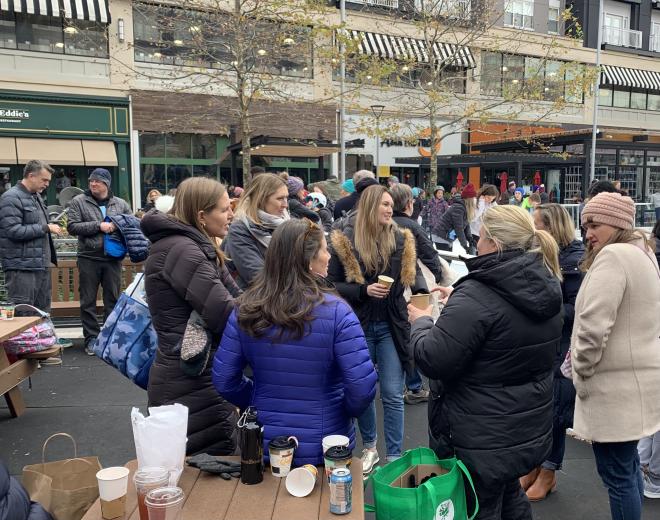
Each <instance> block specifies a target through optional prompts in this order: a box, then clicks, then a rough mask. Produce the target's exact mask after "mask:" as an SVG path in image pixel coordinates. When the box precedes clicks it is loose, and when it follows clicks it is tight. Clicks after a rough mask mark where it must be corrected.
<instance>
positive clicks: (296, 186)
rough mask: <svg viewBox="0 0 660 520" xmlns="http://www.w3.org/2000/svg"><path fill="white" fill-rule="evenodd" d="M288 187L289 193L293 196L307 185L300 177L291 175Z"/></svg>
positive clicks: (287, 181)
mask: <svg viewBox="0 0 660 520" xmlns="http://www.w3.org/2000/svg"><path fill="white" fill-rule="evenodd" d="M286 187H287V188H288V189H289V195H290V196H293V195H295V194H296V193H298V192H299V191H300V190H302V189H303V188H304V187H305V183H304V182H303V180H302V179H301V178H300V177H289V178H288V179H287V180H286Z"/></svg>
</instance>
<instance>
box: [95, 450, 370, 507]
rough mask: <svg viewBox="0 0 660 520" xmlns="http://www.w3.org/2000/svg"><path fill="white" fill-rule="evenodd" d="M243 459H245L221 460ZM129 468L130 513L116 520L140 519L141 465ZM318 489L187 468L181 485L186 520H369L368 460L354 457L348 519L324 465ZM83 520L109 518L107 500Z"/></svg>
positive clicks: (266, 476)
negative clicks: (337, 507) (104, 510)
mask: <svg viewBox="0 0 660 520" xmlns="http://www.w3.org/2000/svg"><path fill="white" fill-rule="evenodd" d="M220 458H221V459H223V460H233V461H237V462H238V461H239V460H240V458H239V457H220ZM126 467H127V468H129V469H130V470H131V473H130V475H129V477H128V478H129V480H128V482H129V484H128V496H127V497H126V514H125V515H124V516H123V517H121V518H118V519H116V520H139V518H140V515H139V512H138V510H137V494H136V492H135V486H134V485H133V473H135V469H136V468H137V461H135V460H132V461H131V462H129V463H128V464H126ZM318 469H319V476H318V478H317V479H316V487H315V488H314V491H313V492H312V494H311V495H309V496H306V497H304V498H296V497H293V496H291V495H290V494H289V492H288V491H287V490H286V487H285V485H284V480H285V479H284V478H278V477H273V476H272V475H271V473H270V468H266V471H265V472H264V480H263V482H261V483H260V484H255V485H251V486H249V485H246V484H241V482H240V479H236V478H232V479H231V480H223V479H221V478H220V477H219V476H217V475H211V474H208V473H204V472H200V471H199V470H198V469H196V468H191V467H190V466H186V468H185V469H184V470H183V474H182V475H181V479H180V480H179V487H180V488H182V489H183V491H184V492H185V494H186V502H185V504H184V506H183V513H182V515H181V520H331V519H333V520H338V519H345V520H358V519H359V520H363V519H364V491H363V481H362V461H361V460H360V459H359V458H353V463H352V464H351V474H352V475H353V510H352V512H351V513H349V514H346V515H333V514H332V513H330V486H329V485H328V483H327V481H326V480H325V473H324V471H323V467H319V468H318ZM82 520H103V517H102V516H101V502H100V500H97V501H96V502H95V503H94V504H93V505H92V507H91V508H90V509H89V510H88V511H87V513H86V514H85V516H84V517H83V518H82Z"/></svg>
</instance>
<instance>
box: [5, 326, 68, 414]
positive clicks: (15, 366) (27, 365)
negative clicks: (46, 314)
mask: <svg viewBox="0 0 660 520" xmlns="http://www.w3.org/2000/svg"><path fill="white" fill-rule="evenodd" d="M40 321H41V318H40V317H39V316H28V317H21V318H14V319H13V320H9V321H0V341H4V340H6V339H9V338H13V337H14V336H16V335H18V334H20V333H21V332H23V331H24V330H26V329H29V328H30V327H32V326H33V325H36V324H37V323H39V322H40ZM59 351H60V348H59V347H53V348H50V349H48V350H42V351H41V352H35V353H34V354H26V355H23V356H19V358H20V359H19V360H18V361H17V362H16V363H12V364H10V363H9V359H8V358H7V353H6V352H5V349H4V348H2V347H0V395H4V396H5V401H6V402H7V406H8V407H9V413H10V414H11V416H12V417H18V416H19V415H21V414H23V412H25V402H24V401H23V394H22V393H21V390H20V388H18V385H19V384H20V383H21V382H23V381H25V380H26V379H27V378H28V377H30V376H31V375H32V374H33V373H34V371H35V370H36V369H37V367H38V366H39V360H40V359H47V358H49V357H51V356H54V355H56V354H57V353H58V352H59Z"/></svg>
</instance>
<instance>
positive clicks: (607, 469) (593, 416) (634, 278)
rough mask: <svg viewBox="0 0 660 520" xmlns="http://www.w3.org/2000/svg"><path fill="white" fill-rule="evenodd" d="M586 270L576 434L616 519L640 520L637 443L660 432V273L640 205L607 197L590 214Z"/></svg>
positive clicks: (574, 352) (592, 204)
mask: <svg viewBox="0 0 660 520" xmlns="http://www.w3.org/2000/svg"><path fill="white" fill-rule="evenodd" d="M582 225H583V226H584V227H585V228H586V230H587V233H586V239H587V248H586V254H585V256H584V260H583V261H582V264H581V268H582V269H583V270H584V271H586V276H585V277H584V281H583V282H582V287H581V288H580V292H579V293H578V296H577V300H576V301H575V324H574V326H573V335H572V338H571V364H572V371H573V383H574V384H575V390H576V392H577V398H576V402H575V421H574V425H573V429H574V430H575V432H576V434H577V435H579V436H580V437H582V438H584V439H588V440H590V441H592V448H593V451H594V455H595V457H596V467H597V469H598V473H599V475H600V477H601V479H602V480H603V483H604V484H605V487H606V488H607V490H608V493H609V499H610V510H611V515H612V518H613V519H614V520H620V519H621V520H623V519H625V520H639V519H640V518H641V514H642V513H641V511H642V495H643V492H644V483H643V480H642V473H641V471H640V462H639V456H638V453H637V441H639V440H640V439H641V438H643V437H647V436H649V435H653V434H655V433H656V432H657V431H659V430H660V399H658V396H660V320H658V316H660V269H659V268H658V262H657V260H656V258H655V255H654V254H653V247H652V245H651V243H650V242H649V240H648V239H647V237H646V235H645V233H644V232H643V231H641V230H636V229H634V226H635V204H634V202H633V200H632V199H631V198H630V197H626V196H622V195H621V194H620V193H599V194H598V195H596V196H595V197H593V198H592V199H590V200H589V202H587V204H586V206H585V207H584V210H583V211H582Z"/></svg>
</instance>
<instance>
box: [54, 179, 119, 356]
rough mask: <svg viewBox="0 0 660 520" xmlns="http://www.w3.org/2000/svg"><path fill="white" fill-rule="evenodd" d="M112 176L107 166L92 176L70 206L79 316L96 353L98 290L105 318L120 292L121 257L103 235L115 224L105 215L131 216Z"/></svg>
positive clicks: (89, 346) (87, 343) (89, 347)
mask: <svg viewBox="0 0 660 520" xmlns="http://www.w3.org/2000/svg"><path fill="white" fill-rule="evenodd" d="M111 185H112V176H111V174H110V172H109V171H108V170H106V169H105V168H96V169H95V170H94V171H93V172H92V173H91V174H90V175H89V189H88V190H87V191H85V193H83V194H82V195H78V196H77V197H76V198H75V199H73V201H72V202H71V206H70V207H69V221H68V225H67V230H68V231H69V233H70V234H71V235H75V236H77V237H78V273H79V275H80V319H81V321H82V326H83V335H84V337H85V352H86V353H87V354H88V355H90V356H93V355H94V352H93V351H92V346H93V345H94V342H95V341H96V337H97V336H98V334H99V331H100V327H99V323H98V320H97V319H96V293H97V292H98V290H99V285H100V286H101V287H102V288H103V314H104V321H105V320H106V319H107V318H108V316H109V315H110V313H111V312H112V309H113V308H114V306H115V303H116V302H117V298H119V293H120V291H121V260H118V259H116V258H113V257H111V256H108V255H107V254H106V251H105V247H104V245H105V242H104V235H105V234H107V233H114V232H115V231H116V226H115V224H114V223H112V222H107V221H106V217H112V216H115V215H130V214H131V208H130V206H129V205H128V204H127V203H126V201H125V200H123V199H120V198H119V197H115V196H114V195H113V194H112V191H111V189H110V186H111Z"/></svg>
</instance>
